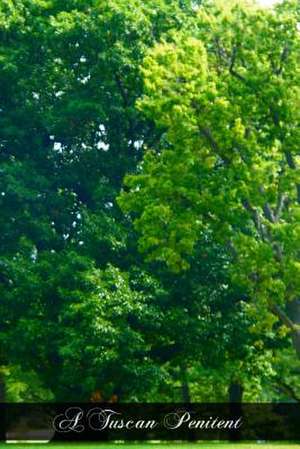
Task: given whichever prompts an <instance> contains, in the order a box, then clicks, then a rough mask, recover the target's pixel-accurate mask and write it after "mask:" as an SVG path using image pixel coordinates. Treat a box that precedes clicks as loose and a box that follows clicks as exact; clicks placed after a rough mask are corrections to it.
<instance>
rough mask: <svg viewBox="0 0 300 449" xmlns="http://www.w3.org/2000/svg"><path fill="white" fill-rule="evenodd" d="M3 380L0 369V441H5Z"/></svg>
mask: <svg viewBox="0 0 300 449" xmlns="http://www.w3.org/2000/svg"><path fill="white" fill-rule="evenodd" d="M4 402H5V380H4V374H3V373H1V371H0V441H2V442H3V441H6V428H5V425H6V419H5V408H4Z"/></svg>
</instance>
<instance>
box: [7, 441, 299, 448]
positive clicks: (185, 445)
mask: <svg viewBox="0 0 300 449" xmlns="http://www.w3.org/2000/svg"><path fill="white" fill-rule="evenodd" d="M47 447H48V448H49V449H50V447H52V448H53V449H172V448H176V449H300V442H299V443H290V444H289V443H263V444H256V443H236V444H230V443H206V442H203V443H159V444H151V443H131V444H130V443H127V444H114V443H86V444H72V443H69V444H68V443H54V444H38V443H35V444H20V443H14V444H13V443H12V444H9V445H8V444H4V443H0V449H14V448H15V449H46V448H47Z"/></svg>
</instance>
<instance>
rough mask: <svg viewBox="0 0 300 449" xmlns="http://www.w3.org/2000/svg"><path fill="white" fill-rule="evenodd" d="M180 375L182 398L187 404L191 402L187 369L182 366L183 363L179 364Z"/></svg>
mask: <svg viewBox="0 0 300 449" xmlns="http://www.w3.org/2000/svg"><path fill="white" fill-rule="evenodd" d="M180 377H181V394H182V400H183V402H184V403H186V404H188V403H190V402H191V394H190V387H189V384H188V379H187V370H186V366H184V365H181V366H180Z"/></svg>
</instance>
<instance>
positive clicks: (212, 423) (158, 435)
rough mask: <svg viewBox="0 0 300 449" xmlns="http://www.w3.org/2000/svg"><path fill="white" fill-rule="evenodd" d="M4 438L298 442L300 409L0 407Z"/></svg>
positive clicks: (294, 406) (99, 405) (243, 406)
mask: <svg viewBox="0 0 300 449" xmlns="http://www.w3.org/2000/svg"><path fill="white" fill-rule="evenodd" d="M0 414H1V416H0V422H1V424H0V425H1V429H0V439H1V440H16V441H23V440H48V441H50V440H51V441H74V442H76V441H113V440H131V441H133V440H184V441H195V440H235V441H238V440H262V441H265V440H266V441H267V440H273V441H274V440H286V441H287V440H289V441H291V440H293V441H297V440H300V405H299V404H296V403H295V404H294V403H288V404H287V403H277V404H266V403H265V404H178V403H176V404H141V403H137V404H110V403H107V404H106V403H93V404H91V403H89V404H87V403H84V404H82V403H68V404H1V405H0Z"/></svg>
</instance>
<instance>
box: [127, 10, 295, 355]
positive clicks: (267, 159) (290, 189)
mask: <svg viewBox="0 0 300 449" xmlns="http://www.w3.org/2000/svg"><path fill="white" fill-rule="evenodd" d="M298 15H299V11H298V10H297V4H296V2H283V4H281V5H279V6H278V7H277V8H276V9H275V10H264V9H259V8H257V7H249V6H247V5H233V6H232V7H228V6H227V7H226V8H224V7H219V6H218V4H217V3H216V4H214V5H210V6H209V7H205V6H203V7H201V8H200V9H199V14H198V29H197V31H196V32H192V33H189V32H188V31H184V32H181V33H177V34H176V35H172V34H169V35H168V37H166V38H165V39H164V40H163V41H162V42H161V43H159V44H157V45H156V46H155V48H154V49H153V50H150V51H149V52H148V56H147V57H146V59H145V62H144V68H143V73H144V77H145V94H144V96H143V97H142V98H141V100H140V102H139V105H140V108H141V109H142V110H143V111H144V112H145V113H146V114H147V115H148V116H150V117H151V118H153V120H155V122H156V123H157V125H158V126H160V127H161V129H162V130H163V131H164V133H165V141H166V142H167V143H166V145H165V148H162V149H161V150H160V151H158V152H154V151H151V150H149V151H147V152H146V153H145V156H144V159H143V162H142V163H141V165H140V172H139V173H138V174H137V175H133V176H127V177H126V180H125V185H126V187H127V191H126V192H124V193H123V194H122V195H121V198H120V204H121V205H122V207H123V209H124V210H125V211H126V212H133V213H134V223H135V227H136V229H137V230H138V231H139V232H140V240H139V244H140V249H141V250H142V251H144V252H146V253H147V255H148V256H147V257H148V259H151V260H160V261H164V262H166V263H167V265H168V266H169V267H170V268H171V269H172V270H175V271H180V270H182V269H187V268H188V260H187V256H188V255H189V254H191V253H193V251H194V248H195V244H196V242H197V241H198V239H199V236H200V234H201V231H203V229H208V230H210V231H211V232H213V234H214V236H215V238H216V239H217V240H218V241H219V242H220V243H222V244H223V245H225V246H226V247H227V248H229V249H230V250H231V251H232V254H233V257H234V263H232V265H231V273H232V274H231V277H232V282H233V283H235V284H236V285H239V286H240V288H241V289H244V291H247V292H249V294H250V296H251V298H252V300H253V302H252V306H250V307H249V309H250V313H252V314H253V315H254V316H256V317H257V324H256V328H260V329H264V328H265V327H266V326H267V327H268V328H270V327H272V325H273V324H274V322H275V321H276V319H279V320H280V321H281V324H282V325H283V326H284V327H285V328H288V329H289V331H290V333H291V335H292V338H293V343H294V346H295V348H296V351H297V352H298V354H299V351H300V333H299V323H300V315H299V283H298V280H297V279H298V278H299V266H300V265H299V260H298V256H299V246H298V242H299V225H298V215H299V167H298V161H297V154H298V153H297V152H298V147H297V142H298V141H299V107H298V106H299V102H298V96H299V71H298V70H297V55H298V52H299V31H298V25H297V24H298V22H299V18H298Z"/></svg>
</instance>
